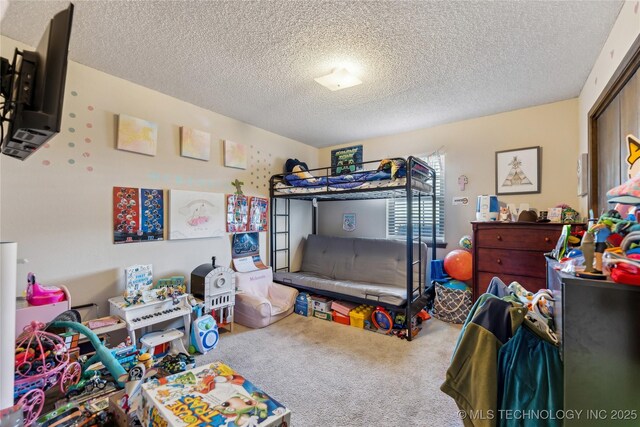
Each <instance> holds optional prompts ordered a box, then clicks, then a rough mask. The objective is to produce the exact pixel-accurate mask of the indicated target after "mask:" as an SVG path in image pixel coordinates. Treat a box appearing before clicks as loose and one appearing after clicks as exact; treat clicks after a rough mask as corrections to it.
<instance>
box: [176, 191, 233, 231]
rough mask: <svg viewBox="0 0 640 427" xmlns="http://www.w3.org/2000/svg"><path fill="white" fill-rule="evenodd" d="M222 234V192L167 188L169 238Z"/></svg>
mask: <svg viewBox="0 0 640 427" xmlns="http://www.w3.org/2000/svg"><path fill="white" fill-rule="evenodd" d="M223 235H224V194H219V193H208V192H203V191H183V190H169V240H178V239H199V238H205V237H221V236H223Z"/></svg>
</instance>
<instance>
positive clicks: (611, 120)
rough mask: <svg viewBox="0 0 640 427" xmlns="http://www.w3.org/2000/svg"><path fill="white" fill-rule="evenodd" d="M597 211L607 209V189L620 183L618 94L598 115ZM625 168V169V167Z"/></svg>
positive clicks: (620, 155)
mask: <svg viewBox="0 0 640 427" xmlns="http://www.w3.org/2000/svg"><path fill="white" fill-rule="evenodd" d="M597 129H598V136H597V138H598V211H597V212H594V213H595V214H596V215H598V216H599V215H600V214H601V213H602V212H603V211H605V212H606V211H607V210H608V209H610V208H612V207H613V206H611V207H609V204H608V203H607V191H609V189H610V188H613V187H615V186H617V185H620V182H621V181H620V178H621V172H620V171H621V169H622V168H621V163H620V159H621V158H622V154H621V151H622V150H621V148H622V144H621V136H620V95H619V94H618V96H616V97H615V99H614V100H613V101H612V102H611V104H609V106H608V107H607V109H606V110H604V112H603V113H602V115H601V116H600V117H598V122H597ZM625 170H626V169H625Z"/></svg>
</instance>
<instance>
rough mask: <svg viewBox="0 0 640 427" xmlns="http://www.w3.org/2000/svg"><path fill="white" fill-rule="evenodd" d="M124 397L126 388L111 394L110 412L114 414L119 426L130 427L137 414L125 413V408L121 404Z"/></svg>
mask: <svg viewBox="0 0 640 427" xmlns="http://www.w3.org/2000/svg"><path fill="white" fill-rule="evenodd" d="M123 397H124V390H120V391H117V392H115V393H113V394H112V395H111V396H109V412H111V413H112V414H113V417H114V420H115V422H116V425H117V426H118V427H129V426H130V425H132V424H133V423H132V420H131V418H133V417H134V416H135V414H134V413H133V412H129V414H125V412H124V409H122V407H121V406H120V401H121V400H122V398H123Z"/></svg>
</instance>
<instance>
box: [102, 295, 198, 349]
mask: <svg viewBox="0 0 640 427" xmlns="http://www.w3.org/2000/svg"><path fill="white" fill-rule="evenodd" d="M188 297H189V295H188V294H185V295H181V296H179V297H178V298H177V303H176V304H174V302H173V300H172V299H166V300H158V301H152V302H147V303H143V304H135V305H130V306H126V302H125V301H124V298H123V297H115V298H110V299H109V304H110V312H111V314H112V315H114V314H115V315H118V316H120V317H121V318H122V319H124V321H125V322H126V323H127V330H128V331H129V335H130V336H131V340H132V341H133V342H134V343H135V342H136V338H135V330H136V329H140V328H146V327H148V326H153V325H156V324H158V323H161V322H165V321H167V320H172V319H175V318H178V317H182V318H183V319H184V328H185V335H186V336H189V329H190V326H191V311H192V307H191V305H190V304H189V301H188Z"/></svg>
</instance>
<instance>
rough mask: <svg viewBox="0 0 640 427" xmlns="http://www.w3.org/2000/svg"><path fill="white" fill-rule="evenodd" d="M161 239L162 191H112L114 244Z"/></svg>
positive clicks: (125, 188)
mask: <svg viewBox="0 0 640 427" xmlns="http://www.w3.org/2000/svg"><path fill="white" fill-rule="evenodd" d="M163 239H164V192H163V190H161V189H149V188H132V187H113V242H114V243H138V242H148V241H156V240H163Z"/></svg>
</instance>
